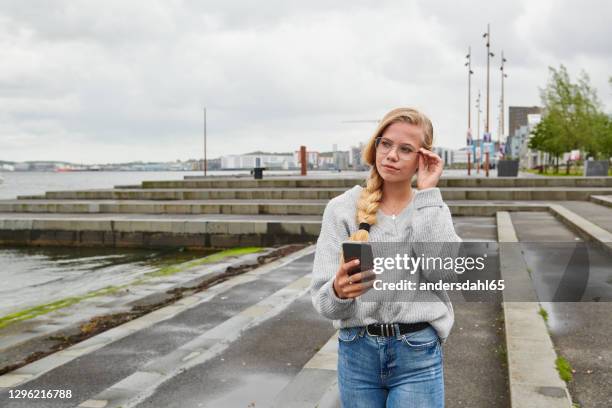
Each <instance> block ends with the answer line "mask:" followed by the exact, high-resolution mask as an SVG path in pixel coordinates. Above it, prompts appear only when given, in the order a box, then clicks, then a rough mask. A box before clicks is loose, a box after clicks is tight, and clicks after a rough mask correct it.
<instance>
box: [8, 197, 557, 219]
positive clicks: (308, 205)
mask: <svg viewBox="0 0 612 408" xmlns="http://www.w3.org/2000/svg"><path fill="white" fill-rule="evenodd" d="M327 202H328V200H302V201H299V200H256V201H254V200H178V201H177V200H171V201H153V200H104V201H98V200H47V199H44V200H0V212H5V213H37V214H38V213H51V214H96V213H109V214H167V215H169V214H243V215H244V214H260V215H319V216H321V215H323V210H324V209H325V206H326V204H327ZM446 203H447V204H448V205H449V208H450V210H451V212H452V213H453V214H455V215H488V216H492V215H495V212H496V211H519V210H520V211H530V209H532V210H534V211H543V210H546V208H545V205H546V202H543V201H490V200H448V201H446Z"/></svg>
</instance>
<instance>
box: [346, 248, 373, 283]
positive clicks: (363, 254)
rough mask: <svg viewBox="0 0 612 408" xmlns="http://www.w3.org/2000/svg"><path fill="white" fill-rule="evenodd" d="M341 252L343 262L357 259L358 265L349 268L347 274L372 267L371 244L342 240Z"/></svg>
mask: <svg viewBox="0 0 612 408" xmlns="http://www.w3.org/2000/svg"><path fill="white" fill-rule="evenodd" d="M342 254H343V255H344V262H349V261H352V260H354V259H359V266H358V267H356V268H353V269H351V270H350V271H349V272H348V274H349V275H354V274H356V273H358V272H363V271H367V270H369V269H372V268H373V267H374V254H373V252H372V245H370V244H369V243H367V242H360V241H349V242H343V243H342Z"/></svg>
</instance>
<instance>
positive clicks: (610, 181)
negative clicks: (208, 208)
mask: <svg viewBox="0 0 612 408" xmlns="http://www.w3.org/2000/svg"><path fill="white" fill-rule="evenodd" d="M365 179H366V174H365V173H364V174H363V175H362V176H353V177H339V178H316V177H301V176H295V177H270V178H264V179H261V180H255V179H240V178H229V177H228V178H215V179H203V178H188V179H185V180H159V181H155V180H152V181H144V182H142V184H141V186H142V187H143V188H155V189H156V188H256V187H259V188H271V187H276V188H296V187H297V188H302V187H311V188H312V187H314V188H321V187H352V186H354V185H355V184H361V185H363V184H364V183H365ZM413 185H415V186H416V184H415V181H413ZM438 186H439V187H612V177H490V178H489V177H444V176H443V177H442V178H441V179H440V182H439V184H438Z"/></svg>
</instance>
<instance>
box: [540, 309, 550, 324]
mask: <svg viewBox="0 0 612 408" xmlns="http://www.w3.org/2000/svg"><path fill="white" fill-rule="evenodd" d="M538 313H539V314H540V316H542V318H544V321H545V322H548V312H547V311H546V310H545V309H544V308H543V307H540V310H539V311H538Z"/></svg>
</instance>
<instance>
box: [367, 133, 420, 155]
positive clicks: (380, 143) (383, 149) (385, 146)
mask: <svg viewBox="0 0 612 408" xmlns="http://www.w3.org/2000/svg"><path fill="white" fill-rule="evenodd" d="M374 146H376V153H380V154H384V155H387V154H389V152H390V151H391V150H393V147H394V146H395V145H394V144H393V142H392V141H391V140H389V139H387V138H386V137H382V136H378V137H377V138H376V141H375V144H374ZM413 153H416V150H415V149H414V148H413V147H412V146H411V145H409V144H402V145H400V146H399V149H398V151H397V156H398V157H399V159H400V160H410V159H412V157H413Z"/></svg>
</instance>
